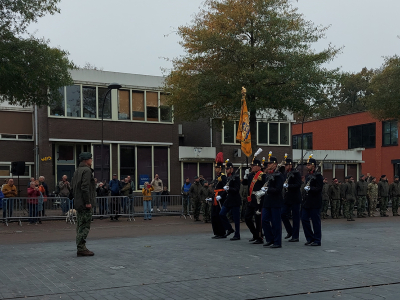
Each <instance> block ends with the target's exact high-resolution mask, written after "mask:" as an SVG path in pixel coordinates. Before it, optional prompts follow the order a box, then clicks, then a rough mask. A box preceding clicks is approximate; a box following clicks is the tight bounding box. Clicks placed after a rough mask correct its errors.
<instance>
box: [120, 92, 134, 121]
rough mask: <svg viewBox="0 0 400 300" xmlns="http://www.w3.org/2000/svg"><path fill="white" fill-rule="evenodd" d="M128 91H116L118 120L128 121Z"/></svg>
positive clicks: (129, 117)
mask: <svg viewBox="0 0 400 300" xmlns="http://www.w3.org/2000/svg"><path fill="white" fill-rule="evenodd" d="M129 102H130V100H129V91H124V90H119V91H118V120H130V119H131V115H130V107H129Z"/></svg>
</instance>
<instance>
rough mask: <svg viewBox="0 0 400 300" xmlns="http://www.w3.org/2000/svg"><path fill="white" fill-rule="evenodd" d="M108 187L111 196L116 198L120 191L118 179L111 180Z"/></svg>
mask: <svg viewBox="0 0 400 300" xmlns="http://www.w3.org/2000/svg"><path fill="white" fill-rule="evenodd" d="M108 187H109V189H110V191H111V196H118V195H119V190H120V184H119V180H118V179H111V180H110V183H109V184H108Z"/></svg>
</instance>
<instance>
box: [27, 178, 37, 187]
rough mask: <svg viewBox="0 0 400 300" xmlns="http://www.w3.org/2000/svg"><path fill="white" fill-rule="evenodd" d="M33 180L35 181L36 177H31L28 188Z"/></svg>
mask: <svg viewBox="0 0 400 300" xmlns="http://www.w3.org/2000/svg"><path fill="white" fill-rule="evenodd" d="M31 182H33V183H34V182H35V177H31V179H30V180H29V182H28V188H29V187H30V186H31Z"/></svg>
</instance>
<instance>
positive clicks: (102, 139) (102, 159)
mask: <svg viewBox="0 0 400 300" xmlns="http://www.w3.org/2000/svg"><path fill="white" fill-rule="evenodd" d="M120 88H121V85H120V84H119V83H115V82H114V83H111V84H110V85H109V86H108V90H107V92H106V94H105V95H104V99H103V105H102V109H101V171H100V174H101V179H100V180H101V181H103V179H104V178H103V164H104V157H103V146H104V145H103V144H104V128H103V121H104V104H105V103H106V98H107V95H108V94H109V93H111V90H115V89H117V90H119V89H120ZM110 102H111V97H110ZM110 106H111V103H110Z"/></svg>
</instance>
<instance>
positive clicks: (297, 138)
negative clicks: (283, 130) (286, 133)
mask: <svg viewBox="0 0 400 300" xmlns="http://www.w3.org/2000/svg"><path fill="white" fill-rule="evenodd" d="M303 137H304V139H303V141H302V140H301V134H297V135H293V136H292V141H293V149H302V148H301V147H302V144H301V143H302V142H303V143H304V145H303V149H307V150H312V148H313V144H312V132H310V133H304V134H303Z"/></svg>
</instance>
